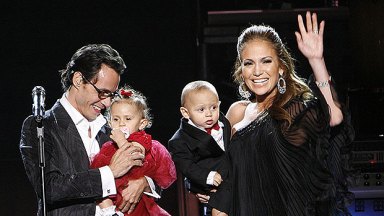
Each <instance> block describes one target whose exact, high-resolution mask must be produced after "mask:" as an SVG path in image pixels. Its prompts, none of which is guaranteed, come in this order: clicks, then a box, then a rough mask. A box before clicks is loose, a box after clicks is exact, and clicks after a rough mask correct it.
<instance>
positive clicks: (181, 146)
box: [168, 81, 231, 215]
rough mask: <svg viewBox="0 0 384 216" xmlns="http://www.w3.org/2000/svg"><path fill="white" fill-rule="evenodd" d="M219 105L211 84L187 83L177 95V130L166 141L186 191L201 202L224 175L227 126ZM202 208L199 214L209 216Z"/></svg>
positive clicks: (228, 126)
mask: <svg viewBox="0 0 384 216" xmlns="http://www.w3.org/2000/svg"><path fill="white" fill-rule="evenodd" d="M219 106H220V101H219V96H218V94H217V92H216V89H215V87H214V86H213V85H212V84H211V83H209V82H206V81H194V82H191V83H188V84H187V85H186V86H185V87H184V89H183V91H182V94H181V107H180V112H181V114H182V116H183V118H182V119H181V123H180V128H179V129H178V130H177V131H176V133H175V134H174V135H173V137H172V138H171V139H170V140H169V141H168V148H169V151H170V152H171V155H172V159H173V160H174V162H175V164H176V168H177V169H178V171H179V172H181V173H182V174H183V176H185V177H186V181H187V182H186V185H187V186H188V190H189V191H191V192H193V193H196V194H197V197H198V198H199V200H200V202H202V203H207V202H209V196H210V194H211V192H212V190H214V189H216V188H217V187H218V186H220V184H221V182H222V181H223V179H225V178H226V177H227V175H228V173H227V172H228V165H226V164H225V162H226V161H225V149H227V148H228V144H229V139H230V132H231V126H230V123H229V121H228V120H227V119H226V118H225V116H224V115H223V114H221V113H220V109H219ZM204 208H206V205H204V204H203V205H200V214H201V215H209V213H208V214H205V213H204V212H206V209H205V210H204ZM216 208H219V209H220V207H216ZM208 212H209V210H208Z"/></svg>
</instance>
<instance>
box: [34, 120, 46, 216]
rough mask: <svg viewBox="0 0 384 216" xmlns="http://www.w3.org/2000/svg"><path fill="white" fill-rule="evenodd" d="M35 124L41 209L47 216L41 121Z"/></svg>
mask: <svg viewBox="0 0 384 216" xmlns="http://www.w3.org/2000/svg"><path fill="white" fill-rule="evenodd" d="M36 122H37V138H38V139H39V147H38V152H39V167H40V174H41V194H42V197H41V201H42V205H43V206H42V207H43V216H46V215H47V204H46V201H45V178H44V177H45V151H44V126H43V121H42V119H36Z"/></svg>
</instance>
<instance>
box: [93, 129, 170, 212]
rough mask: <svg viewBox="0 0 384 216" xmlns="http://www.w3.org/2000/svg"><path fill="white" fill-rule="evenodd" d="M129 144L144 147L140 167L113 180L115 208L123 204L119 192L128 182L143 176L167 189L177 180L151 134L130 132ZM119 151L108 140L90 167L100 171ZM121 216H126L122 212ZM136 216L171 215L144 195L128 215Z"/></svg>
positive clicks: (151, 198)
mask: <svg viewBox="0 0 384 216" xmlns="http://www.w3.org/2000/svg"><path fill="white" fill-rule="evenodd" d="M128 141H135V142H138V143H140V144H141V145H143V146H144V148H145V158H144V163H143V166H141V167H133V168H132V169H131V170H130V171H128V173H127V174H125V175H124V176H122V177H120V178H117V179H115V183H116V189H117V196H116V197H113V198H111V199H112V200H113V203H114V204H115V205H116V206H119V205H120V203H121V201H122V196H121V193H122V191H123V189H124V188H126V186H127V183H128V182H129V180H130V179H138V178H141V177H143V176H144V175H145V176H148V177H150V178H152V179H153V180H154V181H155V182H156V184H157V185H159V186H160V187H161V188H162V189H166V188H168V187H169V186H170V185H171V184H172V183H173V182H174V181H175V180H176V168H175V164H174V163H173V161H172V158H171V155H170V154H169V152H168V150H167V149H166V148H165V147H164V146H163V145H162V144H161V143H160V142H158V141H156V140H152V137H151V135H149V134H147V133H145V132H144V131H140V132H135V133H132V134H131V135H130V136H129V137H128ZM117 149H118V147H117V145H116V143H114V142H112V141H109V142H106V143H104V145H103V146H102V148H101V150H100V152H99V153H98V154H97V155H96V156H95V158H94V160H93V161H92V164H91V167H92V168H99V167H103V166H106V165H109V163H110V161H111V158H112V156H113V155H114V153H115V152H116V150H117ZM124 215H128V214H127V213H125V214H124ZM129 215H130V216H131V215H137V216H146V215H148V216H149V215H156V216H157V215H159V216H162V215H170V214H169V213H168V212H166V211H165V210H164V209H162V208H161V207H160V206H159V205H157V203H156V202H155V200H154V198H153V197H150V196H147V195H143V196H142V197H141V200H140V201H139V203H138V204H137V205H136V208H135V210H134V211H133V212H132V213H131V214H129Z"/></svg>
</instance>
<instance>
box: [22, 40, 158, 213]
mask: <svg viewBox="0 0 384 216" xmlns="http://www.w3.org/2000/svg"><path fill="white" fill-rule="evenodd" d="M125 68H126V67H125V64H124V61H123V59H122V58H121V57H120V55H119V53H118V52H117V51H116V50H114V49H113V48H112V47H110V46H109V45H106V44H91V45H87V46H84V47H82V48H80V49H79V50H77V52H76V53H75V54H74V55H73V56H72V58H71V60H70V61H69V63H68V64H67V67H66V68H65V69H63V70H61V71H60V73H61V83H62V87H63V90H64V94H63V96H62V97H61V99H59V100H58V101H57V102H56V103H55V104H54V106H53V107H52V108H51V109H50V110H48V111H47V112H46V114H45V116H44V118H43V126H44V139H45V142H44V144H45V159H46V160H45V162H46V163H45V164H46V166H45V178H44V179H45V191H46V206H47V215H60V216H63V215H72V216H73V215H79V216H80V215H81V216H85V215H92V216H94V215H95V211H96V210H97V209H96V200H98V199H100V198H103V197H106V196H110V195H114V194H116V188H115V181H114V179H115V178H118V177H120V176H122V175H124V174H125V173H126V172H128V171H129V170H130V169H131V168H132V167H133V166H140V165H141V164H142V159H143V157H144V156H143V155H141V154H138V153H137V152H136V153H133V154H132V152H134V151H135V149H134V147H128V146H123V147H122V148H121V149H119V150H118V151H117V152H116V154H115V155H114V157H113V158H112V160H111V164H110V165H109V166H105V167H101V168H99V169H90V167H89V165H90V161H92V158H93V156H94V155H95V154H97V153H98V151H99V150H100V147H101V145H102V144H103V143H105V142H106V141H108V140H109V135H108V134H109V132H110V129H109V128H107V127H106V125H105V123H106V120H105V119H104V118H103V116H102V115H101V112H102V111H103V110H104V109H106V108H108V107H109V106H110V105H111V98H112V97H113V96H114V92H115V91H116V90H117V88H118V85H119V81H120V75H121V74H122V73H123V72H124V70H125ZM36 128H37V123H36V121H35V120H34V118H33V116H29V117H27V118H26V120H25V121H24V123H23V127H22V131H21V140H20V151H21V155H22V159H23V163H24V167H25V170H26V173H27V176H28V178H29V180H30V181H31V183H32V185H33V187H34V189H35V191H36V193H37V195H38V197H39V210H38V215H41V214H42V208H41V207H42V203H41V201H42V200H41V198H42V194H41V191H42V190H41V175H40V168H39V160H38V139H37V132H36V131H37V129H36ZM127 184H128V183H127ZM150 184H151V185H153V182H152V181H151V179H147V178H146V177H144V176H143V177H142V178H140V179H137V180H133V181H130V182H129V186H128V187H127V189H126V191H125V192H126V193H125V194H126V195H125V197H124V200H125V202H124V203H123V204H122V205H121V206H120V209H121V210H122V211H123V212H125V211H132V210H133V209H134V208H135V205H136V203H137V202H138V201H139V199H140V197H141V196H142V194H143V192H144V191H146V192H149V193H151V192H152V190H151V187H150V186H149V185H150ZM155 194H156V193H155Z"/></svg>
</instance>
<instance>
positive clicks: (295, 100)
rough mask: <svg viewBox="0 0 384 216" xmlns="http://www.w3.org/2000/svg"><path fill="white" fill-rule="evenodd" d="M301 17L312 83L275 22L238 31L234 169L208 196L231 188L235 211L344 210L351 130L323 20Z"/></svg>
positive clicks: (300, 39)
mask: <svg viewBox="0 0 384 216" xmlns="http://www.w3.org/2000/svg"><path fill="white" fill-rule="evenodd" d="M298 24H299V29H300V33H299V32H295V34H296V39H297V43H298V46H299V49H300V51H301V52H302V53H303V55H304V56H305V57H306V58H307V59H308V61H309V64H310V65H311V68H312V70H313V79H314V80H315V81H314V82H313V81H312V82H310V83H309V85H307V84H305V82H304V81H303V79H301V78H299V77H298V76H297V74H296V72H295V68H294V64H293V61H294V60H293V58H292V57H291V56H290V54H289V53H288V51H287V49H286V47H285V45H284V44H283V43H282V41H281V39H280V38H279V36H278V34H277V33H276V32H275V30H274V29H273V28H271V27H268V26H251V27H249V28H247V29H245V30H244V31H243V33H242V34H241V35H240V36H239V38H238V44H237V51H238V58H237V61H236V64H235V71H234V75H233V76H234V78H235V81H236V82H237V83H238V84H239V93H240V95H241V96H242V97H244V98H246V100H242V101H238V102H235V103H234V104H232V105H231V107H230V108H229V110H228V113H227V118H228V120H229V121H230V123H231V125H232V133H233V136H232V140H231V145H230V148H229V150H228V160H229V163H230V164H231V166H232V168H231V175H230V179H228V180H227V181H225V180H224V183H223V186H222V187H221V188H219V190H218V191H217V193H216V194H215V195H214V196H212V197H211V200H210V204H211V205H212V206H213V207H215V206H220V205H219V203H222V202H223V201H225V200H223V199H225V198H224V197H226V195H228V194H225V193H230V197H231V210H230V211H229V213H230V215H244V216H249V215H263V216H264V215H271V216H280V215H292V216H299V215H345V214H347V209H346V208H345V204H346V201H347V200H346V199H348V196H349V194H350V193H348V191H347V188H346V187H347V174H348V167H344V166H343V165H342V164H344V163H343V162H345V161H344V159H346V155H344V152H345V151H344V150H345V149H346V148H347V146H348V145H349V144H350V143H351V141H352V139H353V136H354V133H353V129H352V127H351V126H350V122H349V120H348V118H347V116H346V115H345V112H344V111H343V110H342V106H341V105H340V104H339V103H338V101H337V98H336V93H335V91H334V89H333V87H332V83H331V77H330V75H329V74H328V72H327V68H326V66H325V62H324V58H323V33H324V21H322V22H320V25H319V26H318V23H317V15H316V14H315V13H314V14H312V15H311V14H310V13H309V12H307V14H306V26H305V25H304V22H303V19H302V17H301V16H300V15H299V16H298ZM318 27H319V28H318ZM341 152H343V154H342V153H341ZM218 210H223V211H227V210H224V209H218ZM227 212H228V211H227ZM213 214H218V215H221V213H220V211H217V210H214V212H213Z"/></svg>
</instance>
